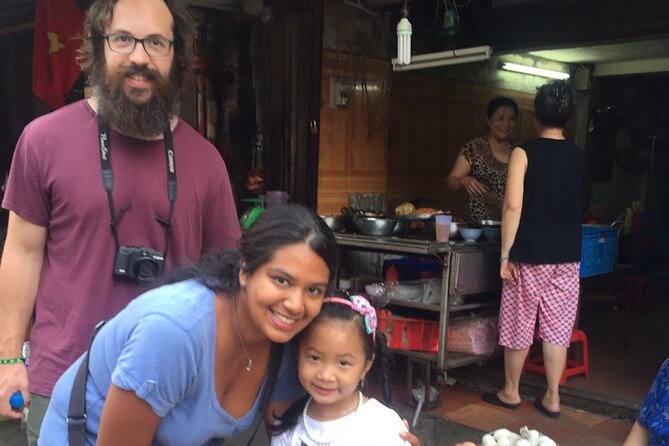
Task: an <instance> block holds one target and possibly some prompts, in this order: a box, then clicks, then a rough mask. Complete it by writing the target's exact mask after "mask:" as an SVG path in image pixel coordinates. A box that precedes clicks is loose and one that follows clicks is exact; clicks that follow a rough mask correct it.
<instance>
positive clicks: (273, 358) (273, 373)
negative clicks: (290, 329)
mask: <svg viewBox="0 0 669 446" xmlns="http://www.w3.org/2000/svg"><path fill="white" fill-rule="evenodd" d="M283 349H284V344H277V343H275V342H273V343H272V346H271V347H270V351H269V366H268V368H267V370H268V372H267V390H266V391H265V395H263V400H262V406H261V408H260V417H259V421H258V422H256V427H255V429H254V430H253V434H251V437H250V438H249V441H248V442H247V443H246V446H250V445H251V443H253V439H254V438H255V437H256V434H257V433H258V428H259V427H260V425H262V424H263V422H264V415H265V410H267V406H268V405H269V402H270V400H271V399H272V393H273V392H274V386H275V385H276V379H277V377H278V376H279V369H280V368H281V359H282V358H283Z"/></svg>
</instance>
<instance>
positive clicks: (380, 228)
mask: <svg viewBox="0 0 669 446" xmlns="http://www.w3.org/2000/svg"><path fill="white" fill-rule="evenodd" d="M353 223H354V224H355V227H356V228H357V230H358V231H359V232H360V233H361V234H364V235H377V236H389V235H391V234H392V233H393V230H394V229H395V226H397V220H396V219H394V218H377V217H354V218H353Z"/></svg>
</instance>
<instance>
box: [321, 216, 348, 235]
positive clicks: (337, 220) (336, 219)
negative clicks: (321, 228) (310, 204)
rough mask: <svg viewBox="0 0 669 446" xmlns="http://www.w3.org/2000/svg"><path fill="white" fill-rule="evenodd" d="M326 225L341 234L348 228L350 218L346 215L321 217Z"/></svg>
mask: <svg viewBox="0 0 669 446" xmlns="http://www.w3.org/2000/svg"><path fill="white" fill-rule="evenodd" d="M320 217H321V218H322V219H323V221H324V222H325V224H326V225H328V227H329V228H330V229H331V230H332V231H333V232H339V231H342V230H344V229H346V228H347V226H348V220H349V219H350V217H348V216H346V215H321V216H320Z"/></svg>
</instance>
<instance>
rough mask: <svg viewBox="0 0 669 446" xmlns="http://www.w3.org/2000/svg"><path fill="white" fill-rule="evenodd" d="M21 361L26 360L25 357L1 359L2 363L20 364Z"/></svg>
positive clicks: (0, 363)
mask: <svg viewBox="0 0 669 446" xmlns="http://www.w3.org/2000/svg"><path fill="white" fill-rule="evenodd" d="M19 362H25V358H10V359H0V365H7V364H18V363H19Z"/></svg>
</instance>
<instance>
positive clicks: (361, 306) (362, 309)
mask: <svg viewBox="0 0 669 446" xmlns="http://www.w3.org/2000/svg"><path fill="white" fill-rule="evenodd" d="M326 302H333V303H338V304H342V305H346V306H347V307H350V308H352V309H353V310H354V311H356V312H357V313H360V314H361V315H362V316H363V319H364V321H365V330H366V331H367V334H371V335H372V338H373V339H374V341H375V342H376V325H377V321H376V311H375V310H374V307H372V306H371V305H370V303H369V301H367V299H365V298H364V297H362V296H360V295H358V294H353V295H350V296H349V298H348V299H344V298H341V297H326V298H325V299H323V303H326Z"/></svg>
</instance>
